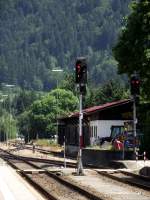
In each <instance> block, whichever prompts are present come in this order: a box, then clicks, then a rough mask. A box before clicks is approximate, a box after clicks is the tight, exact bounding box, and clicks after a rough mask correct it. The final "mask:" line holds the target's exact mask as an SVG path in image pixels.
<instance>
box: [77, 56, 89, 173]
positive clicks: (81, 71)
mask: <svg viewBox="0 0 150 200" xmlns="http://www.w3.org/2000/svg"><path fill="white" fill-rule="evenodd" d="M75 77H76V80H75V81H76V84H77V87H78V88H79V92H80V98H79V99H80V101H79V107H80V111H79V151H78V157H77V174H78V175H83V164H82V146H83V144H82V141H83V134H82V120H83V113H82V96H83V95H85V93H86V83H87V63H86V59H85V57H79V58H77V60H76V63H75Z"/></svg>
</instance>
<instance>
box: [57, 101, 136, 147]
mask: <svg viewBox="0 0 150 200" xmlns="http://www.w3.org/2000/svg"><path fill="white" fill-rule="evenodd" d="M132 113H133V101H132V100H131V99H126V100H119V101H114V102H109V103H105V104H103V105H99V106H93V107H89V108H86V109H83V128H82V134H83V146H88V145H93V144H95V143H97V142H98V141H99V140H100V139H101V138H110V137H111V136H112V135H111V134H112V131H111V128H112V127H116V130H117V127H118V130H119V128H120V127H123V126H124V123H126V122H128V121H130V122H132V118H133V114H132ZM58 130H59V131H58V142H59V144H63V141H64V136H65V141H66V145H68V146H71V148H73V146H74V147H75V146H76V147H77V146H78V145H79V132H78V130H79V112H75V113H72V114H71V115H69V116H67V117H64V118H61V119H59V129H58Z"/></svg>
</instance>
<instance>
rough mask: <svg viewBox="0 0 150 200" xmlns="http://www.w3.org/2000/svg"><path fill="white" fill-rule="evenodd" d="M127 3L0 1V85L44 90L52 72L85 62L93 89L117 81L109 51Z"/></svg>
mask: <svg viewBox="0 0 150 200" xmlns="http://www.w3.org/2000/svg"><path fill="white" fill-rule="evenodd" d="M129 2H131V0H94V1H91V0H82V1H80V0H63V1H62V0H26V1H25V0H0V82H7V83H12V84H17V85H20V86H22V87H25V88H33V89H35V90H43V89H44V90H45V89H49V88H51V87H53V85H54V81H55V77H53V74H52V72H51V70H52V69H53V68H55V67H61V68H63V69H64V71H73V67H74V62H75V59H76V57H77V56H81V55H85V56H87V58H88V65H89V74H90V77H91V78H90V79H91V81H92V82H93V83H94V84H100V83H103V82H106V81H107V80H108V79H110V78H112V77H113V78H115V77H116V76H117V73H116V71H117V68H116V62H115V61H114V59H113V58H112V56H111V48H112V46H113V45H114V43H115V41H116V40H117V36H118V33H119V30H120V28H121V27H122V26H123V25H124V21H123V17H124V16H126V15H127V14H128V12H129V8H128V5H129Z"/></svg>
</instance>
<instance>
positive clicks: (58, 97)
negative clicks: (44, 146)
mask: <svg viewBox="0 0 150 200" xmlns="http://www.w3.org/2000/svg"><path fill="white" fill-rule="evenodd" d="M77 107H78V99H77V97H75V96H74V95H73V93H72V92H71V91H67V90H64V89H55V90H52V91H51V92H50V93H49V94H48V95H46V96H44V97H43V98H42V99H41V100H37V101H35V102H34V103H33V104H32V105H31V107H30V110H29V114H28V116H29V123H30V128H29V130H30V137H31V138H36V137H37V134H38V136H39V137H42V138H43V137H51V136H53V135H54V134H55V133H56V121H57V118H58V117H60V116H65V115H67V114H69V113H71V112H74V111H76V110H77ZM25 118H27V116H26V115H25ZM22 119H23V120H24V117H23V118H22ZM20 124H24V123H22V122H20ZM23 126H24V125H23ZM25 126H26V124H25Z"/></svg>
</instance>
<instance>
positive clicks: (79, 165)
mask: <svg viewBox="0 0 150 200" xmlns="http://www.w3.org/2000/svg"><path fill="white" fill-rule="evenodd" d="M82 119H83V113H82V94H80V112H79V151H78V160H77V174H78V175H83V164H82V143H83V136H82Z"/></svg>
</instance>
